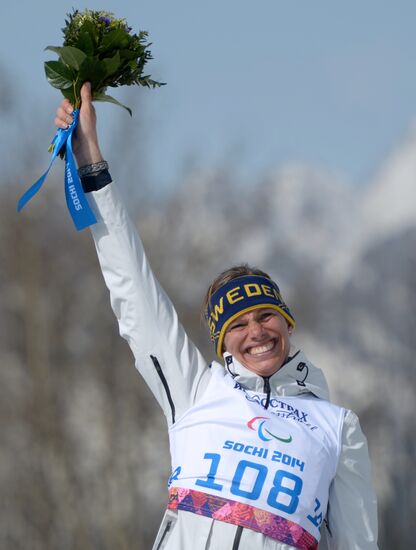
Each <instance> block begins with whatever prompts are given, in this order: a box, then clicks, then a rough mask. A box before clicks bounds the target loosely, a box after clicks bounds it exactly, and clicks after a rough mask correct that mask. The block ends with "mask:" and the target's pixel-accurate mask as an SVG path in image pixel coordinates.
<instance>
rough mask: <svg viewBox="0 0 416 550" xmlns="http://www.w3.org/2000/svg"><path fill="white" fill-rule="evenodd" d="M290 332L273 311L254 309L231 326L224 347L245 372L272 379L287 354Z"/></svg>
mask: <svg viewBox="0 0 416 550" xmlns="http://www.w3.org/2000/svg"><path fill="white" fill-rule="evenodd" d="M292 330H293V327H292V326H291V325H289V324H288V323H287V321H286V319H285V318H284V317H283V315H281V314H280V313H279V312H278V311H276V310H275V309H272V308H261V309H255V310H254V311H250V312H248V313H243V314H242V315H240V317H237V319H235V320H234V321H233V322H232V323H231V324H230V326H229V327H228V328H227V331H226V333H225V337H224V346H225V349H226V351H228V352H229V353H231V355H233V356H234V357H235V358H236V359H237V361H239V362H240V363H241V364H242V365H243V366H244V367H246V368H247V369H249V370H251V371H253V372H255V373H256V374H258V375H260V376H271V375H272V374H274V373H275V372H276V371H278V370H279V369H280V367H281V366H282V365H283V364H284V362H285V361H286V359H287V357H288V355H289V350H290V335H291V334H292Z"/></svg>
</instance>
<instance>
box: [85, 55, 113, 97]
mask: <svg viewBox="0 0 416 550" xmlns="http://www.w3.org/2000/svg"><path fill="white" fill-rule="evenodd" d="M106 74H107V71H106V66H105V63H104V62H103V61H100V60H99V59H98V58H97V57H86V58H85V60H84V62H83V63H82V65H81V67H80V70H79V76H78V79H79V81H80V82H81V83H83V82H85V81H86V80H89V81H90V82H91V86H92V89H93V90H94V89H97V88H99V87H100V84H101V83H102V81H103V80H104V79H105V77H106Z"/></svg>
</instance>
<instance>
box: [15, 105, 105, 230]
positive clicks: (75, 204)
mask: <svg viewBox="0 0 416 550" xmlns="http://www.w3.org/2000/svg"><path fill="white" fill-rule="evenodd" d="M72 116H73V117H74V121H73V122H72V124H71V125H70V126H69V127H68V128H67V129H66V130H63V129H61V128H60V129H59V130H58V131H57V132H56V134H55V137H54V138H53V140H52V144H51V145H52V147H53V152H52V158H51V161H50V163H49V166H48V169H47V170H46V172H45V173H44V174H43V175H42V176H41V177H40V178H39V179H38V180H37V181H36V182H35V183H34V184H33V185H32V186H31V187H29V189H28V190H27V191H26V193H24V194H23V195H22V196H21V197H20V199H19V202H18V203H17V211H18V212H20V211H21V210H22V208H23V207H24V206H25V205H26V203H28V202H29V201H30V200H31V199H32V198H33V197H34V196H35V195H36V193H37V192H38V191H39V190H40V188H41V187H42V185H43V182H44V181H45V180H46V177H47V175H48V174H49V170H50V169H51V168H52V164H53V163H54V160H55V159H56V157H57V156H58V155H59V151H60V150H61V149H62V147H63V146H64V145H65V144H66V154H65V197H66V204H67V206H68V210H69V213H70V214H71V217H72V220H73V222H74V224H75V227H76V228H77V230H78V231H81V229H85V228H86V227H89V226H90V225H93V224H94V223H97V219H96V217H95V215H94V212H93V211H92V210H91V208H90V205H89V204H88V201H87V198H86V196H85V193H84V190H83V188H82V185H81V182H80V180H79V177H78V171H77V167H76V164H75V160H74V155H73V152H72V134H73V133H74V130H75V128H76V127H77V124H78V119H79V109H76V110H75V111H74V112H73V113H72Z"/></svg>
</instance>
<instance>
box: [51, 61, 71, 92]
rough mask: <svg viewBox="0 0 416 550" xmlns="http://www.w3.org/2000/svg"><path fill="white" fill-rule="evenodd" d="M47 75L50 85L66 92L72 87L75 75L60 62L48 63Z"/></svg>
mask: <svg viewBox="0 0 416 550" xmlns="http://www.w3.org/2000/svg"><path fill="white" fill-rule="evenodd" d="M45 74H46V78H47V79H48V82H49V84H51V85H52V86H53V87H54V88H58V90H65V89H67V88H70V87H71V86H72V82H73V80H75V79H74V74H73V73H72V71H71V70H70V69H69V68H68V67H67V66H66V65H64V64H63V63H61V62H60V61H46V63H45Z"/></svg>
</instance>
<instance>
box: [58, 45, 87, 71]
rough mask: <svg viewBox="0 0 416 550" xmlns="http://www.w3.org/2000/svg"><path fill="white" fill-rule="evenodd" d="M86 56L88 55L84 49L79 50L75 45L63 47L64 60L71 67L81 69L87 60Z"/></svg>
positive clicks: (62, 56) (62, 55)
mask: <svg viewBox="0 0 416 550" xmlns="http://www.w3.org/2000/svg"><path fill="white" fill-rule="evenodd" d="M86 57H87V56H86V55H85V53H84V52H83V51H81V50H79V49H78V48H74V47H73V46H64V47H63V48H62V49H61V59H62V61H63V62H64V63H65V64H66V65H68V66H69V67H72V68H73V69H76V70H79V68H80V66H81V64H82V62H83V61H84V60H85V58H86Z"/></svg>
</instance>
